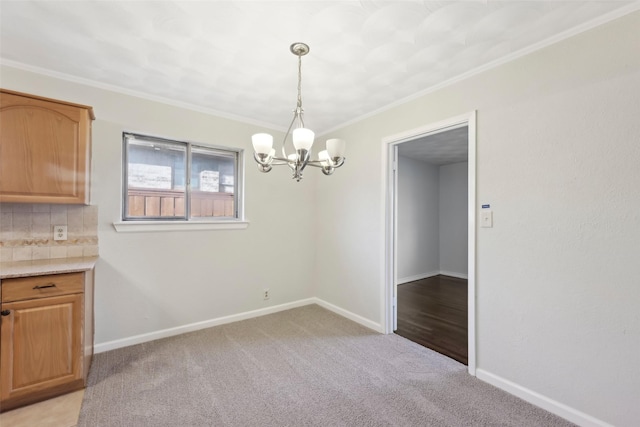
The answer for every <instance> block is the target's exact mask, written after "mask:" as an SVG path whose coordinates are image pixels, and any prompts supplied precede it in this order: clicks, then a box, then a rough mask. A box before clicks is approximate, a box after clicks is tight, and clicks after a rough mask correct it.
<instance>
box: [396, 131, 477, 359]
mask: <svg viewBox="0 0 640 427" xmlns="http://www.w3.org/2000/svg"><path fill="white" fill-rule="evenodd" d="M468 132H469V129H468V126H461V127H458V128H457V129H451V130H444V131H442V132H438V133H434V134H430V135H428V136H425V137H422V138H417V139H415V140H412V141H407V142H403V143H401V144H398V158H397V164H398V166H397V169H398V171H397V180H398V183H397V191H396V193H395V194H396V198H397V201H396V211H397V212H396V215H397V231H396V232H397V250H396V258H397V261H396V262H397V271H396V276H397V279H396V281H397V286H398V288H397V298H398V309H397V316H398V319H397V330H396V333H397V334H398V335H401V336H403V337H405V338H408V339H410V340H411V341H414V342H416V343H418V344H421V345H424V346H425V347H428V348H430V349H432V350H435V351H438V352H440V353H442V354H444V355H446V356H448V357H451V358H453V359H455V360H457V361H459V362H461V363H464V364H467V357H468V351H467V346H468V342H467V339H468V333H467V324H468V318H467V314H468V310H467V303H468V291H467V279H468V274H467V266H468V222H469V221H468V212H469V209H468V181H469V179H468V141H467V139H468V136H467V135H468Z"/></svg>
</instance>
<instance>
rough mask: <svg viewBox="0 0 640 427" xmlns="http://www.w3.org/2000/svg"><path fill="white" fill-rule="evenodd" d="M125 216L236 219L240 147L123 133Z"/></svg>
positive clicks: (238, 214) (183, 219)
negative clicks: (233, 147) (215, 145)
mask: <svg viewBox="0 0 640 427" xmlns="http://www.w3.org/2000/svg"><path fill="white" fill-rule="evenodd" d="M123 141H124V168H123V171H124V180H123V182H124V203H123V213H122V218H123V220H125V221H135V220H145V221H158V220H162V221H166V220H182V221H186V220H194V221H195V220H234V219H241V218H242V215H241V208H242V207H241V195H240V189H241V188H242V186H241V185H240V182H239V181H240V179H241V176H242V174H241V172H242V171H241V170H240V169H241V162H240V155H241V153H242V152H241V150H234V149H228V148H224V149H223V148H214V147H207V146H204V145H197V144H193V143H189V142H180V141H172V140H168V139H162V138H155V137H151V136H145V135H137V134H132V133H124V134H123Z"/></svg>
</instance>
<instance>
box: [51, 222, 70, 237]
mask: <svg viewBox="0 0 640 427" xmlns="http://www.w3.org/2000/svg"><path fill="white" fill-rule="evenodd" d="M53 240H67V226H66V225H54V226H53Z"/></svg>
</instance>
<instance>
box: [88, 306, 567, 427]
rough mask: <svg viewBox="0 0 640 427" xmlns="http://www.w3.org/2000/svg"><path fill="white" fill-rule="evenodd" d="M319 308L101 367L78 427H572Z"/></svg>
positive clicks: (149, 346) (98, 362) (105, 356)
mask: <svg viewBox="0 0 640 427" xmlns="http://www.w3.org/2000/svg"><path fill="white" fill-rule="evenodd" d="M570 425H572V424H570V423H568V422H566V421H564V420H562V419H560V418H558V417H556V416H554V415H552V414H550V413H548V412H546V411H544V410H542V409H539V408H537V407H535V406H532V405H530V404H528V403H526V402H524V401H522V400H520V399H518V398H516V397H514V396H511V395H509V394H507V393H505V392H503V391H501V390H499V389H496V388H494V387H492V386H490V385H488V384H486V383H483V382H482V381H480V380H478V379H476V378H474V377H472V376H470V375H468V374H467V372H466V366H464V365H462V364H460V363H458V362H456V361H454V360H452V359H449V358H447V357H445V356H442V355H440V354H438V353H436V352H433V351H431V350H428V349H426V348H423V347H421V346H419V345H417V344H414V343H412V342H411V341H408V340H406V339H404V338H402V337H399V336H397V335H382V334H378V333H375V332H372V331H370V330H369V329H366V328H364V327H362V326H360V325H358V324H356V323H354V322H351V321H349V320H347V319H344V318H342V317H340V316H338V315H336V314H334V313H331V312H329V311H327V310H325V309H323V308H321V307H318V306H316V305H311V306H305V307H301V308H297V309H293V310H288V311H284V312H280V313H276V314H272V315H268V316H263V317H259V318H255V319H250V320H244V321H241V322H237V323H232V324H228V325H222V326H217V327H214V328H210V329H205V330H202V331H198V332H192V333H189V334H184V335H180V336H176V337H172V338H167V339H162V340H158V341H153V342H150V343H145V344H140V345H136V346H132V347H127V348H122V349H118V350H113V351H110V352H107V353H101V354H98V355H96V356H95V358H94V361H93V366H92V368H91V373H90V376H89V387H88V388H87V390H86V392H85V395H84V401H83V404H82V410H81V412H80V419H79V422H78V426H84V427H98V426H123V427H124V426H126V427H138V426H154V427H159V426H192V427H196V426H242V427H245V426H256V427H257V426H259V427H267V426H296V427H297V426H323V427H324V426H403V427H404V426H517V427H526V426H535V427H540V426H570Z"/></svg>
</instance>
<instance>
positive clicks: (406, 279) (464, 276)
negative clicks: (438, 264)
mask: <svg viewBox="0 0 640 427" xmlns="http://www.w3.org/2000/svg"><path fill="white" fill-rule="evenodd" d="M439 274H442V275H443V276H451V277H456V278H458V279H468V278H469V275H468V274H464V273H454V272H453V271H444V270H440V271H431V272H429V273H422V274H416V275H415V276H408V277H402V278H400V279H398V285H402V284H405V283H409V282H415V281H416V280H422V279H427V278H429V277H433V276H437V275H439Z"/></svg>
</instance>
